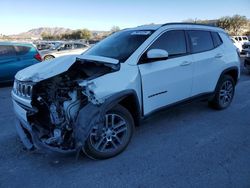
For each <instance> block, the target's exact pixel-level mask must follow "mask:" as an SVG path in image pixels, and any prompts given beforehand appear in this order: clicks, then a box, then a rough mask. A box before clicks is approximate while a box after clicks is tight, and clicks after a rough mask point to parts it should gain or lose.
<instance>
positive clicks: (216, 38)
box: [211, 32, 222, 48]
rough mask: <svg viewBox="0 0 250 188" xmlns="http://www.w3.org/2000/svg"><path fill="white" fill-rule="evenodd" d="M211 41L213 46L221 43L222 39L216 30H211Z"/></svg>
mask: <svg viewBox="0 0 250 188" xmlns="http://www.w3.org/2000/svg"><path fill="white" fill-rule="evenodd" d="M211 35H212V38H213V42H214V47H215V48H216V47H218V46H220V45H221V44H222V40H221V38H220V35H219V34H218V33H217V32H211Z"/></svg>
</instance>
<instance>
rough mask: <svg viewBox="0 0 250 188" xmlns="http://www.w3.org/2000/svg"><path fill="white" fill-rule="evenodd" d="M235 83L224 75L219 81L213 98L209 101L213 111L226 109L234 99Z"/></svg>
mask: <svg viewBox="0 0 250 188" xmlns="http://www.w3.org/2000/svg"><path fill="white" fill-rule="evenodd" d="M234 89H235V82H234V80H233V78H232V77H231V76H229V75H224V76H223V77H222V78H221V80H220V81H219V83H218V85H217V87H216V91H215V96H214V98H213V99H212V100H211V101H209V104H210V106H211V107H213V108H215V109H219V110H221V109H225V108H227V107H228V106H229V105H230V104H231V102H232V100H233V97H234Z"/></svg>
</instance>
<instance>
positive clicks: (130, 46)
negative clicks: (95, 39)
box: [85, 30, 153, 62]
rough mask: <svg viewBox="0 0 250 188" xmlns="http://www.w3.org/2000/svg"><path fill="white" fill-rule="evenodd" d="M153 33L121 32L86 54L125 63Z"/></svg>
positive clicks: (146, 31)
mask: <svg viewBox="0 0 250 188" xmlns="http://www.w3.org/2000/svg"><path fill="white" fill-rule="evenodd" d="M152 32H153V31H151V30H150V31H149V30H124V31H120V32H117V33H115V34H113V35H111V36H109V37H108V38H106V39H104V40H103V41H101V42H99V43H98V44H96V45H95V46H93V47H92V48H91V49H90V50H88V51H87V52H86V53H85V54H86V55H96V56H104V57H109V58H114V59H117V60H119V61H120V62H125V61H126V60H127V59H128V58H129V57H130V56H131V55H132V53H133V52H134V51H135V50H136V49H137V48H138V47H139V46H140V45H141V44H142V43H143V42H144V41H145V40H146V39H147V38H148V37H149V36H150V35H151V34H152Z"/></svg>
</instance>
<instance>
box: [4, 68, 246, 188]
mask: <svg viewBox="0 0 250 188" xmlns="http://www.w3.org/2000/svg"><path fill="white" fill-rule="evenodd" d="M249 86H250V75H247V74H246V72H245V71H244V70H243V71H242V77H241V80H240V82H239V84H238V85H237V88H236V94H235V98H234V101H233V103H232V104H231V107H230V108H228V109H226V110H223V111H214V110H212V109H209V108H207V104H206V103H205V102H195V103H191V104H186V105H182V106H178V107H175V108H172V109H170V110H168V111H162V112H160V113H158V114H156V115H154V116H152V117H151V118H149V119H147V120H145V121H144V122H143V123H142V125H141V126H140V127H137V128H136V131H135V134H134V137H133V139H132V141H131V143H130V145H129V146H128V148H127V149H126V150H125V151H124V152H123V153H122V154H120V155H119V156H117V157H115V158H112V159H108V160H103V161H93V160H90V159H88V158H87V157H85V156H80V158H79V159H78V160H76V158H75V155H66V156H65V155H59V154H54V153H51V154H45V153H42V152H37V151H36V152H29V151H25V150H24V149H23V146H22V144H21V143H20V141H19V139H18V137H17V134H16V131H15V116H14V113H13V110H12V104H11V97H10V91H11V88H10V87H4V88H0V127H1V131H0V187H3V188H7V187H37V188H40V187H67V188H68V187H183V188H188V187H192V188H193V187H199V188H200V187H211V188H215V187H216V188H219V187H223V188H231V187H237V188H249V187H250V157H249V156H250V121H249V120H250V97H249V96H250V95H249V94H250V87H249Z"/></svg>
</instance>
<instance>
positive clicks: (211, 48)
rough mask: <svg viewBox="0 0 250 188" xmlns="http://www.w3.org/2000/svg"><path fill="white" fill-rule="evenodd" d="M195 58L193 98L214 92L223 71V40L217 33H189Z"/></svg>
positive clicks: (200, 31)
mask: <svg viewBox="0 0 250 188" xmlns="http://www.w3.org/2000/svg"><path fill="white" fill-rule="evenodd" d="M188 35H189V37H190V43H191V51H192V53H193V58H194V81H193V91H192V96H196V95H199V94H202V93H209V92H213V91H214V89H215V86H216V83H217V81H218V78H219V76H220V74H221V70H222V69H223V66H224V63H223V59H224V58H223V56H224V55H223V54H224V53H223V48H222V45H221V44H222V40H221V38H220V36H219V34H218V33H217V32H210V31H203V30H192V31H188Z"/></svg>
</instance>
